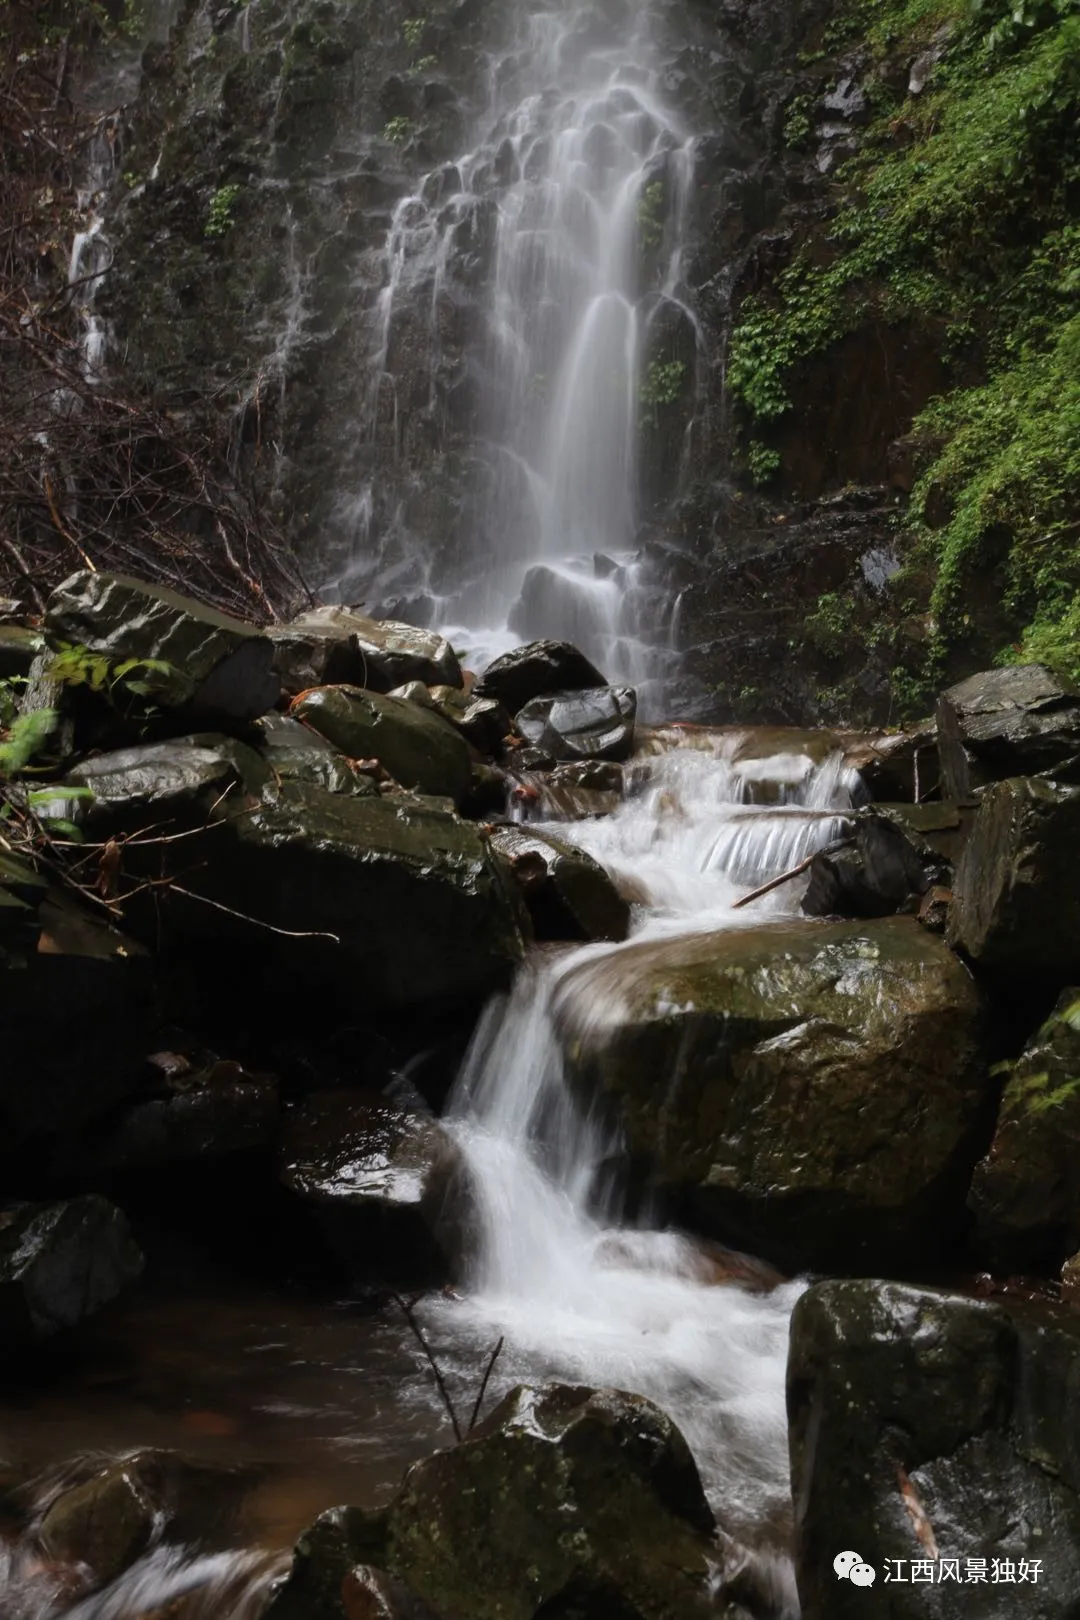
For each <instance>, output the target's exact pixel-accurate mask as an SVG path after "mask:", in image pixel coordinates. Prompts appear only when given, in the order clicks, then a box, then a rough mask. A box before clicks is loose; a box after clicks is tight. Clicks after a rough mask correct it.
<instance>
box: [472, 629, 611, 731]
mask: <svg viewBox="0 0 1080 1620" xmlns="http://www.w3.org/2000/svg"><path fill="white" fill-rule="evenodd" d="M606 685H607V680H606V678H605V677H604V676H603V675H601V673H600V671H599V670H598V669H597V668H596V666H595V664H591V663H590V662H589V660H588V659H587V658H586V657H585V654H584V653H582V652H579V651H578V649H577V648H576V647H572V646H571V645H570V643H569V642H568V641H530V642H529V643H528V644H527V646H524V647H515V648H514V649H513V651H512V652H508V653H504V654H503V655H502V657H501V658H496V659H495V661H494V662H493V663H491V664H489V665H488V667H487V669H485V671H484V673H483V676H482V677H481V679H480V681H479V682H478V684H477V687H476V691H477V694H478V695H479V696H481V697H491V698H495V699H496V700H497V701H498V702H499V703H501V704H502V705H503V707H504V708H505V709H507V710H508V711H509V713H510V714H517V712H518V710H519V709H523V708H524V707H525V705H526V704H527V703H531V702H532V700H533V698H538V697H547V696H548V695H549V694H550V693H552V692H580V691H584V690H586V689H588V688H589V687H594V686H606Z"/></svg>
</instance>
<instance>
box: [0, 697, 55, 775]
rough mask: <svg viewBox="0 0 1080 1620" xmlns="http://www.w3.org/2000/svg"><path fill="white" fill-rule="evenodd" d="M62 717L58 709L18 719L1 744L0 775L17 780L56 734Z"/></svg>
mask: <svg viewBox="0 0 1080 1620" xmlns="http://www.w3.org/2000/svg"><path fill="white" fill-rule="evenodd" d="M59 719H60V716H59V715H58V714H57V712H56V710H55V709H33V710H31V712H30V713H29V714H19V715H16V716H15V718H14V719H13V720H12V722H11V724H10V725H9V726H8V728H7V735H6V737H5V739H4V741H3V742H0V775H2V776H18V774H19V772H20V771H24V770H25V769H26V767H27V766H28V765H29V764H30V761H31V760H32V759H33V758H34V756H35V755H36V754H39V753H40V752H41V750H42V749H43V748H44V746H45V744H46V743H47V742H48V740H49V738H50V737H51V736H52V734H53V732H54V731H55V730H56V727H57V724H58V723H59Z"/></svg>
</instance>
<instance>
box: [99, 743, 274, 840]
mask: <svg viewBox="0 0 1080 1620" xmlns="http://www.w3.org/2000/svg"><path fill="white" fill-rule="evenodd" d="M269 779H270V770H269V768H268V767H267V765H266V764H265V762H264V761H263V760H262V759H261V758H260V757H259V755H258V754H257V753H256V752H255V750H254V749H253V748H249V747H248V746H247V745H246V744H245V743H242V742H237V741H236V739H235V738H233V737H225V736H221V735H218V734H215V733H213V732H207V733H199V734H195V735H193V736H189V737H175V738H172V739H170V740H169V741H167V742H155V743H140V744H137V745H136V746H135V747H133V748H118V749H114V750H113V751H112V752H110V753H105V754H95V755H92V756H91V757H90V758H88V759H84V760H81V761H80V762H79V764H78V765H76V766H74V767H73V769H72V770H71V771H69V773H68V781H69V782H73V783H75V784H76V786H79V787H85V788H89V790H90V792H91V793H92V794H93V798H92V799H91V800H90V801H89V804H88V806H87V809H86V814H87V817H88V819H89V820H90V821H91V822H95V821H97V822H100V821H102V820H108V821H110V822H112V823H121V822H123V823H129V824H130V823H132V822H138V821H140V820H141V821H142V822H143V823H144V824H149V823H151V822H153V823H155V824H156V823H159V822H161V821H162V820H168V819H172V818H174V817H187V816H190V815H191V814H192V813H195V812H203V813H205V812H206V811H208V810H209V809H210V807H211V805H212V804H214V803H215V802H216V801H217V800H218V799H219V798H221V797H222V796H223V795H228V794H233V793H239V794H241V795H242V794H243V793H244V792H245V791H250V792H255V791H258V790H259V789H260V788H261V787H262V786H264V785H265V783H266V782H268V781H269Z"/></svg>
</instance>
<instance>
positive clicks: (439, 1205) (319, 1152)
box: [281, 1088, 463, 1287]
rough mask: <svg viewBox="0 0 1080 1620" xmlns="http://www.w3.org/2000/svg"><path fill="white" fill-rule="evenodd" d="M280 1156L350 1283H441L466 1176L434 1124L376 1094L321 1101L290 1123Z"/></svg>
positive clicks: (327, 1095) (288, 1181) (318, 1097)
mask: <svg viewBox="0 0 1080 1620" xmlns="http://www.w3.org/2000/svg"><path fill="white" fill-rule="evenodd" d="M281 1152H282V1158H281V1179H282V1181H283V1182H284V1183H285V1185H286V1186H287V1187H289V1188H290V1189H291V1190H292V1191H293V1192H295V1193H297V1194H298V1195H299V1196H300V1197H301V1198H303V1199H305V1200H306V1201H307V1202H309V1203H312V1204H314V1205H315V1206H317V1208H318V1209H319V1212H320V1215H321V1216H322V1217H323V1219H324V1221H325V1224H326V1226H327V1229H328V1233H329V1237H330V1240H331V1242H332V1244H333V1246H334V1248H335V1249H336V1250H337V1252H338V1254H339V1255H340V1256H341V1259H342V1261H343V1263H344V1265H345V1267H346V1269H347V1270H348V1271H349V1272H350V1274H352V1275H353V1276H356V1277H358V1278H359V1277H362V1278H364V1279H366V1280H370V1279H371V1278H372V1276H377V1277H380V1278H382V1279H384V1280H386V1281H387V1282H389V1283H391V1284H393V1285H394V1286H397V1287H400V1286H401V1285H402V1282H403V1280H408V1282H409V1283H410V1284H421V1285H422V1284H424V1283H430V1282H434V1281H441V1280H443V1278H444V1277H445V1275H446V1270H447V1261H448V1258H453V1255H454V1253H455V1252H456V1243H453V1242H451V1241H449V1234H450V1233H451V1231H452V1228H453V1224H454V1220H455V1214H454V1205H455V1202H456V1201H457V1200H458V1199H459V1197H460V1195H461V1193H462V1186H461V1183H462V1176H463V1171H462V1163H461V1156H460V1154H459V1152H458V1149H457V1147H456V1145H455V1143H454V1142H453V1140H452V1138H451V1137H450V1136H449V1134H448V1133H447V1131H446V1130H445V1128H444V1127H443V1126H442V1125H441V1124H440V1123H439V1121H438V1120H437V1119H434V1118H432V1117H431V1116H430V1115H427V1114H423V1113H417V1112H415V1111H412V1110H408V1109H405V1108H401V1107H399V1106H397V1104H395V1103H393V1102H391V1101H389V1100H388V1099H387V1098H386V1097H382V1096H380V1095H379V1094H378V1093H377V1092H365V1091H361V1090H356V1089H353V1088H344V1089H338V1090H334V1091H322V1092H316V1093H315V1094H313V1095H312V1096H310V1097H307V1098H305V1100H304V1101H303V1102H302V1103H301V1104H300V1105H299V1106H298V1108H297V1109H296V1110H295V1112H294V1113H293V1114H292V1116H291V1118H290V1120H289V1122H288V1125H287V1127H286V1130H285V1134H284V1137H283V1140H282V1149H281ZM441 1237H442V1238H447V1239H448V1241H447V1242H446V1246H445V1247H444V1246H443V1244H442V1243H441V1242H440V1238H441Z"/></svg>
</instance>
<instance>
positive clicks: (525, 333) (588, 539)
mask: <svg viewBox="0 0 1080 1620" xmlns="http://www.w3.org/2000/svg"><path fill="white" fill-rule="evenodd" d="M650 11H651V8H650V7H649V6H647V5H646V6H640V7H629V8H626V9H625V10H624V9H623V8H621V7H619V6H614V7H610V6H609V7H605V6H603V5H601V4H599V3H598V0H569V3H564V4H558V3H556V4H547V5H539V6H538V5H536V4H535V0H530V3H521V0H517V3H516V6H515V10H514V13H513V21H512V25H511V28H510V39H509V43H508V44H507V45H506V47H505V48H504V49H503V50H502V51H501V52H497V53H495V54H494V55H493V56H492V58H491V61H490V69H489V103H488V109H487V112H486V114H485V116H484V119H483V120H482V125H481V129H480V131H479V133H478V136H477V140H476V144H475V145H474V147H473V148H472V150H471V151H469V152H468V153H466V154H465V155H464V156H462V157H461V158H460V159H459V160H458V161H457V162H456V163H451V164H444V165H441V166H440V167H439V168H438V169H436V170H434V171H433V172H432V173H429V174H427V175H425V176H424V177H423V178H422V180H421V181H420V183H419V185H418V186H417V188H416V190H415V191H414V192H413V193H412V194H411V195H409V196H407V197H405V198H404V199H403V200H402V201H401V202H399V203H398V205H397V207H396V210H395V212H394V217H393V223H392V225H391V228H390V231H389V234H388V236H387V240H386V243H385V247H384V250H383V255H382V265H381V281H382V285H381V289H380V291H379V293H378V296H377V302H376V306H375V309H374V313H373V318H372V352H371V357H370V365H369V368H368V375H367V381H366V383H365V384H364V385H363V387H362V392H363V398H362V401H361V409H360V428H359V431H360V432H361V433H363V434H366V435H367V436H368V437H369V439H371V440H372V442H374V440H375V439H376V437H377V435H378V434H379V433H380V430H381V428H382V427H384V426H385V423H386V419H387V416H388V415H389V417H390V418H391V420H392V424H393V429H392V431H393V432H395V433H396V431H397V426H398V421H399V413H400V411H402V410H404V409H405V402H404V401H400V400H399V399H398V398H397V393H396V390H397V387H398V380H397V377H396V373H395V365H394V355H395V325H396V323H398V322H400V321H401V320H403V319H404V316H405V313H406V312H409V313H410V314H411V317H412V318H413V319H415V318H416V311H417V309H418V308H419V309H420V311H421V320H422V322H423V323H424V332H423V337H422V341H423V342H424V343H425V344H426V345H427V352H428V365H429V378H430V387H429V400H428V404H427V409H428V411H429V412H430V414H431V415H432V417H433V418H435V417H436V416H437V414H438V400H437V387H436V377H437V373H438V369H439V365H440V360H441V344H442V338H441V332H442V323H443V318H444V315H445V307H444V306H445V303H446V301H447V300H448V299H452V296H453V294H452V291H451V287H452V283H453V280H454V276H455V274H457V275H460V274H461V273H462V265H463V263H464V262H465V261H467V260H468V259H469V257H470V256H472V257H473V258H476V257H477V256H479V258H480V259H481V260H482V262H483V263H484V264H485V266H486V271H485V274H486V286H485V289H484V293H483V295H482V301H483V302H484V304H485V309H484V318H483V320H482V322H481V323H480V330H479V331H478V332H477V333H476V335H475V337H474V340H473V342H472V344H471V346H470V349H469V353H468V356H467V364H468V371H469V377H470V386H471V388H472V389H473V390H474V392H475V398H476V411H475V414H476V418H477V421H478V423H479V443H478V444H477V446H476V448H475V465H474V475H475V477H474V482H475V483H476V485H477V488H476V489H475V491H474V504H473V506H472V508H471V518H470V531H469V532H468V533H467V535H466V536H465V538H464V540H463V541H461V542H460V545H459V546H458V547H457V548H456V550H457V551H460V555H457V554H455V556H454V558H453V580H452V582H448V581H447V578H446V570H445V567H443V568H442V570H441V572H440V571H439V569H438V568H434V569H433V567H432V566H431V564H428V565H427V570H428V571H427V578H426V580H425V581H424V588H425V589H426V591H427V595H428V598H429V599H430V600H431V601H432V602H433V604H434V605H433V608H432V616H433V619H434V620H435V621H436V622H438V623H440V624H441V625H442V626H443V627H444V628H446V629H447V630H448V631H450V633H451V634H452V635H453V636H454V638H455V644H460V645H463V646H464V647H465V648H466V649H467V650H468V652H469V656H470V661H471V662H472V663H474V664H477V665H482V664H483V662H484V661H485V659H487V658H490V657H491V656H493V655H495V654H497V653H498V652H500V651H503V650H505V648H506V647H508V646H511V645H514V644H515V643H516V642H518V641H521V640H527V639H531V638H533V637H535V636H539V635H550V636H556V637H564V638H566V639H568V640H572V641H574V642H576V643H577V644H578V645H580V646H581V647H582V648H583V649H584V650H585V651H586V652H587V653H588V654H589V655H590V656H591V657H593V658H594V659H595V660H596V661H597V662H598V663H599V665H600V667H601V668H603V669H604V670H605V672H606V673H607V674H608V675H609V677H610V678H612V679H619V680H630V681H633V682H634V683H635V684H637V685H639V686H644V687H645V688H646V689H648V687H649V683H650V682H657V681H662V678H663V675H664V673H665V671H666V669H667V668H668V667H669V666H670V664H671V661H672V651H673V647H672V643H673V635H672V627H671V625H670V624H664V623H663V622H660V623H658V622H656V621H657V603H656V601H655V597H652V599H650V595H649V593H647V592H646V591H645V589H644V584H643V581H642V578H641V570H640V565H639V562H638V560H637V554H636V552H635V536H636V533H637V529H638V524H639V506H640V500H639V472H640V459H641V458H640V454H639V449H640V440H641V428H642V422H643V418H645V417H647V415H648V413H649V412H653V413H655V412H656V411H657V409H658V408H659V405H660V403H661V402H662V401H663V400H666V399H667V398H668V397H669V396H670V395H671V394H673V393H674V392H675V391H677V390H679V389H681V388H684V387H690V388H692V387H693V386H694V376H693V373H694V372H695V371H696V369H697V368H696V365H695V364H694V362H693V359H691V360H690V361H689V362H688V361H686V360H683V359H674V360H673V359H670V358H667V359H665V358H663V356H664V355H666V354H667V353H668V350H667V348H665V347H664V344H663V343H662V341H661V335H662V333H663V332H664V331H665V330H666V329H667V327H668V326H670V323H671V321H672V320H673V319H674V320H677V321H678V322H679V325H680V330H682V331H689V332H690V333H692V334H693V342H694V343H695V344H698V343H699V336H698V327H697V323H696V321H695V319H694V316H693V313H692V311H691V309H690V307H689V304H688V302H687V294H686V290H685V287H684V285H683V280H682V277H683V263H682V259H683V240H684V236H685V220H686V214H687V207H688V200H689V196H690V188H691V183H692V177H693V145H694V142H693V137H692V135H691V133H690V132H689V131H688V130H687V129H685V128H684V127H683V126H682V123H681V121H680V119H679V118H678V117H677V116H676V114H675V113H674V112H673V111H672V110H671V109H670V108H669V107H667V106H666V105H665V102H664V99H663V96H662V94H661V91H660V88H659V83H660V78H661V74H660V70H659V65H658V53H657V51H656V49H655V47H654V43H653V39H652V35H651V14H650ZM421 476H422V475H421ZM375 506H376V502H375V498H374V496H373V491H372V488H371V487H370V486H369V487H366V488H365V489H364V490H362V491H361V492H360V494H359V495H358V496H356V497H354V510H355V517H356V525H357V557H358V559H360V562H359V563H358V567H366V566H367V563H368V560H369V554H370V552H371V550H372V548H376V549H379V548H381V557H382V573H381V575H380V578H379V579H378V581H377V585H376V588H377V589H378V590H380V591H381V592H382V593H383V595H384V596H386V597H387V598H392V597H393V594H394V591H395V589H397V588H402V589H409V588H412V589H415V584H416V568H417V551H418V549H422V548H418V547H417V545H416V544H415V542H412V543H411V542H410V537H409V533H408V525H407V523H406V522H405V521H404V519H403V518H402V516H401V514H400V513H399V514H396V515H395V514H385V513H384V514H383V523H384V526H386V525H388V526H389V528H390V530H391V531H394V530H397V531H398V532H397V533H396V537H394V536H393V535H392V536H391V537H390V538H388V537H387V536H386V535H385V534H384V535H383V536H381V537H379V536H378V535H376V534H375V532H374V527H375V524H374V519H373V513H374V511H375ZM356 577H357V575H356V574H355V571H354V572H353V573H352V574H350V573H348V572H347V573H346V575H345V576H344V577H343V578H342V579H341V580H340V581H338V587H337V588H338V589H339V591H340V592H341V594H343V595H345V596H348V594H349V590H350V585H351V583H352V582H353V580H354V579H355V578H356ZM663 616H664V615H663V614H661V615H660V617H661V620H662V619H663ZM646 696H647V691H646Z"/></svg>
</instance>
